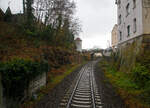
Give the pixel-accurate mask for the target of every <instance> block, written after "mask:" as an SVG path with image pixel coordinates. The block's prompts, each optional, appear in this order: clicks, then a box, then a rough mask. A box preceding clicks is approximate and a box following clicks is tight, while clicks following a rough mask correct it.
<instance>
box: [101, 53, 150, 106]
mask: <svg viewBox="0 0 150 108" xmlns="http://www.w3.org/2000/svg"><path fill="white" fill-rule="evenodd" d="M149 55H150V53H149V52H148V53H145V54H144V56H143V55H140V56H138V57H137V59H136V61H135V63H134V65H132V66H130V67H129V68H130V69H129V68H126V67H124V65H120V64H121V63H120V62H119V60H117V61H116V62H114V60H113V57H112V58H110V59H109V60H108V59H107V60H106V59H105V58H103V60H101V62H100V63H99V66H100V68H102V70H103V71H104V74H105V76H106V78H108V81H109V82H110V83H111V84H112V85H113V86H114V88H115V90H116V92H117V93H118V94H119V95H120V96H121V97H122V99H123V100H124V102H125V104H126V106H127V107H128V108H150V70H149V69H150V56H149ZM129 70H130V71H129Z"/></svg>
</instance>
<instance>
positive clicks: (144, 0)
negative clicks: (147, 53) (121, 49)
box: [116, 0, 150, 44]
mask: <svg viewBox="0 0 150 108" xmlns="http://www.w3.org/2000/svg"><path fill="white" fill-rule="evenodd" d="M116 4H117V9H118V10H117V11H118V33H117V35H118V44H122V43H126V42H127V41H130V40H132V39H134V38H136V37H139V36H144V35H149V34H150V0H116Z"/></svg>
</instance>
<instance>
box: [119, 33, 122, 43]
mask: <svg viewBox="0 0 150 108" xmlns="http://www.w3.org/2000/svg"><path fill="white" fill-rule="evenodd" d="M119 36H120V37H119V39H120V41H121V40H122V32H121V31H120V32H119Z"/></svg>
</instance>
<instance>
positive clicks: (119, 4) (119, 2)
mask: <svg viewBox="0 0 150 108" xmlns="http://www.w3.org/2000/svg"><path fill="white" fill-rule="evenodd" d="M118 6H119V8H121V0H118Z"/></svg>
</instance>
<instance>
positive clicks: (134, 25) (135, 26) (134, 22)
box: [133, 18, 137, 33]
mask: <svg viewBox="0 0 150 108" xmlns="http://www.w3.org/2000/svg"><path fill="white" fill-rule="evenodd" d="M136 22H137V21H136V18H134V20H133V27H134V33H135V32H136V29H137V24H136Z"/></svg>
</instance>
